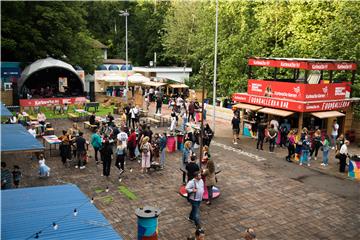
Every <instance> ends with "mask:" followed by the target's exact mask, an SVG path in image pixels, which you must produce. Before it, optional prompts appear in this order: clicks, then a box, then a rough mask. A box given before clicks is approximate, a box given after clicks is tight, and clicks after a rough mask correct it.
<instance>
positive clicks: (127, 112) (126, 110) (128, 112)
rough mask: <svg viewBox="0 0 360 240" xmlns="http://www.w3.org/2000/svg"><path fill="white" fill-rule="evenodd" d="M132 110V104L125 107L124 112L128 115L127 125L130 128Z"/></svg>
mask: <svg viewBox="0 0 360 240" xmlns="http://www.w3.org/2000/svg"><path fill="white" fill-rule="evenodd" d="M130 109H131V104H129V105H126V107H124V112H125V115H126V125H127V126H128V127H130V124H131V113H130Z"/></svg>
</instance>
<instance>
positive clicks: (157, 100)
mask: <svg viewBox="0 0 360 240" xmlns="http://www.w3.org/2000/svg"><path fill="white" fill-rule="evenodd" d="M161 106H162V97H161V96H158V97H157V99H156V112H155V114H158V113H159V114H161Z"/></svg>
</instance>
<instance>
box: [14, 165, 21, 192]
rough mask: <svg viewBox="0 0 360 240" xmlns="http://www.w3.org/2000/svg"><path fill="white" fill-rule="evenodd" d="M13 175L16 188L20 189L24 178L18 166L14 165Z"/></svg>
mask: <svg viewBox="0 0 360 240" xmlns="http://www.w3.org/2000/svg"><path fill="white" fill-rule="evenodd" d="M12 175H13V181H14V185H15V188H18V187H19V184H20V179H21V177H22V174H21V171H20V167H19V166H18V165H14V170H13V171H12Z"/></svg>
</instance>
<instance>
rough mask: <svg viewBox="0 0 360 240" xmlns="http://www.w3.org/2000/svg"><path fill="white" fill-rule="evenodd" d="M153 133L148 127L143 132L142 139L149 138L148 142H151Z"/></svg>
mask: <svg viewBox="0 0 360 240" xmlns="http://www.w3.org/2000/svg"><path fill="white" fill-rule="evenodd" d="M152 135H153V132H152V131H151V129H150V125H148V126H147V127H146V129H145V131H144V137H149V142H151V139H152Z"/></svg>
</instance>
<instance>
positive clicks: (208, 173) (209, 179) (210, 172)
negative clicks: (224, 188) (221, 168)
mask: <svg viewBox="0 0 360 240" xmlns="http://www.w3.org/2000/svg"><path fill="white" fill-rule="evenodd" d="M203 175H204V176H205V185H206V188H207V191H208V200H207V202H206V205H211V199H212V197H213V187H214V186H215V184H216V179H215V163H214V161H213V160H212V159H209V160H208V161H207V164H206V168H205V169H204V170H203Z"/></svg>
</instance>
